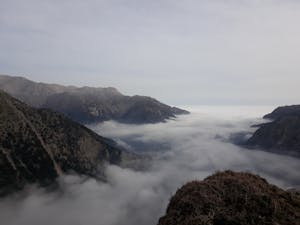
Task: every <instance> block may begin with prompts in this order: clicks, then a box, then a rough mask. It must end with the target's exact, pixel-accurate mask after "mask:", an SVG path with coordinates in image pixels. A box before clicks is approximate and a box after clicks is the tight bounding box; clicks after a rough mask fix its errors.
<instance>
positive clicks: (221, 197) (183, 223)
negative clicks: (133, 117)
mask: <svg viewBox="0 0 300 225" xmlns="http://www.w3.org/2000/svg"><path fill="white" fill-rule="evenodd" d="M258 224H259V225H279V224H282V225H283V224H284V225H299V224H300V196H299V193H298V192H287V191H284V190H282V189H280V188H278V187H276V186H274V185H271V184H269V183H268V182H267V181H266V180H265V179H263V178H261V177H259V176H256V175H252V174H249V173H235V172H231V171H226V172H219V173H216V174H214V175H212V176H210V177H208V178H206V179H205V180H203V181H193V182H190V183H188V184H186V185H184V186H183V187H182V188H180V189H179V190H178V191H177V192H176V194H175V195H174V196H173V197H172V198H171V200H170V203H169V206H168V208H167V212H166V215H165V216H163V217H162V218H161V219H160V220H159V223H158V225H258Z"/></svg>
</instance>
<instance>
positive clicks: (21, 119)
mask: <svg viewBox="0 0 300 225" xmlns="http://www.w3.org/2000/svg"><path fill="white" fill-rule="evenodd" d="M123 158H128V159H129V158H130V155H129V153H126V152H125V151H122V150H121V149H119V148H118V147H117V146H116V144H115V143H114V141H112V140H110V139H107V138H104V137H101V136H99V135H97V134H96V133H94V132H92V131H91V130H89V129H87V128H86V127H84V126H82V125H80V124H77V123H76V122H73V121H72V120H70V119H68V118H66V117H65V116H63V115H60V114H58V113H56V112H52V111H50V110H46V109H34V108H31V107H29V106H27V105H25V104H24V103H22V102H20V101H19V100H16V99H15V98H12V97H11V96H9V95H8V94H6V93H4V92H2V91H1V92H0V171H1V173H0V189H1V191H0V194H3V193H5V192H8V191H10V190H16V189H20V188H22V187H24V185H25V184H27V183H39V184H41V185H48V184H51V183H53V181H55V179H56V178H57V177H58V176H60V175H62V174H65V173H69V172H75V173H78V174H84V175H88V176H93V177H97V178H99V179H103V167H104V165H105V164H106V163H112V164H122V162H123Z"/></svg>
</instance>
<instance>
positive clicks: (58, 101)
mask: <svg viewBox="0 0 300 225" xmlns="http://www.w3.org/2000/svg"><path fill="white" fill-rule="evenodd" d="M0 89H2V90H4V91H6V92H7V93H9V94H10V95H12V96H13V97H15V98H17V99H19V100H21V101H23V102H25V103H27V104H29V105H31V106H33V107H37V108H50V109H52V110H55V111H58V112H60V113H63V114H65V115H67V116H68V117H69V118H71V119H73V120H75V121H77V122H80V123H83V124H88V123H97V122H103V121H106V120H116V121H118V122H122V123H133V124H145V123H158V122H165V121H166V120H167V119H172V118H175V117H176V115H181V114H188V113H189V112H188V111H186V110H182V109H179V108H176V107H171V106H168V105H166V104H163V103H161V102H159V101H158V100H156V99H154V98H151V97H147V96H139V95H134V96H126V95H123V94H121V93H120V92H119V91H118V90H117V89H116V88H113V87H108V88H96V87H87V86H85V87H75V86H63V85H57V84H46V83H37V82H33V81H30V80H28V79H26V78H23V77H12V76H8V75H0Z"/></svg>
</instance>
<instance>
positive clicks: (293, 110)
mask: <svg viewBox="0 0 300 225" xmlns="http://www.w3.org/2000/svg"><path fill="white" fill-rule="evenodd" d="M285 116H300V105H290V106H281V107H278V108H276V109H275V110H274V111H273V112H271V113H269V114H267V115H265V116H264V118H265V119H272V120H276V119H279V118H281V117H285Z"/></svg>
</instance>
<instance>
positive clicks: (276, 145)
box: [245, 105, 300, 157]
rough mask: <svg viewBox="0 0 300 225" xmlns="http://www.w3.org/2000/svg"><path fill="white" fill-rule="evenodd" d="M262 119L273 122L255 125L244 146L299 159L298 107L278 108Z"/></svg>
mask: <svg viewBox="0 0 300 225" xmlns="http://www.w3.org/2000/svg"><path fill="white" fill-rule="evenodd" d="M264 118H267V119H272V120H273V121H271V122H268V123H264V124H259V125H257V127H258V129H257V130H256V131H255V132H254V134H253V135H252V137H251V138H250V139H248V140H247V141H246V143H245V145H246V146H248V147H251V148H260V149H263V150H267V151H272V152H277V153H280V154H289V155H292V156H297V157H300V106H296V105H295V106H286V107H279V108H277V109H275V110H274V111H273V112H272V113H270V114H267V115H265V116H264Z"/></svg>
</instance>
